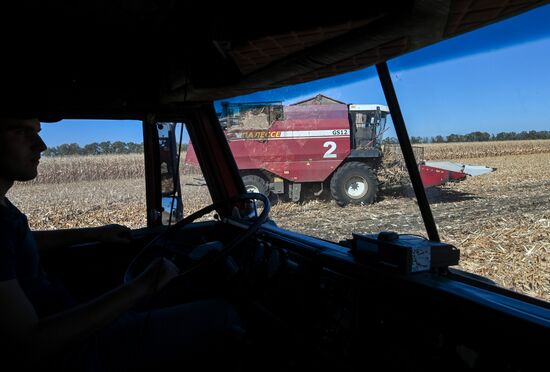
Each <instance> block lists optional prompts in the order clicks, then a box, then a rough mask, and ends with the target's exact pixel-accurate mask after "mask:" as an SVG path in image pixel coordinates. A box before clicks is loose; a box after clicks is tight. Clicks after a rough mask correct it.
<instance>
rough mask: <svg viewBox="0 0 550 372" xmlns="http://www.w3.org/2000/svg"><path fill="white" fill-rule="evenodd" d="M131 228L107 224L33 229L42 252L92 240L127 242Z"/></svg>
mask: <svg viewBox="0 0 550 372" xmlns="http://www.w3.org/2000/svg"><path fill="white" fill-rule="evenodd" d="M130 232H131V230H130V229H129V228H127V227H125V226H121V225H114V224H113V225H105V226H100V227H85V228H79V229H62V230H43V231H33V232H32V234H33V237H34V240H35V241H36V245H37V246H38V250H39V251H40V252H45V251H51V250H52V249H55V248H61V247H67V246H71V245H75V244H83V243H90V242H109V243H122V244H127V243H129V242H130V238H131V235H130Z"/></svg>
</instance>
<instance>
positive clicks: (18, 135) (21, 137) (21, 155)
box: [0, 118, 46, 183]
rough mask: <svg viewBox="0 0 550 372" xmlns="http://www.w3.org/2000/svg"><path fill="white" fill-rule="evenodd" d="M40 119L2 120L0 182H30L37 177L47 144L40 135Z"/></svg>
mask: <svg viewBox="0 0 550 372" xmlns="http://www.w3.org/2000/svg"><path fill="white" fill-rule="evenodd" d="M38 132H40V121H39V120H38V119H3V118H0V180H2V182H3V183H9V182H11V183H13V181H29V180H32V179H33V178H35V177H36V175H37V167H38V162H39V159H40V153H41V152H42V151H44V150H46V144H45V143H44V141H42V138H40V136H39V135H38Z"/></svg>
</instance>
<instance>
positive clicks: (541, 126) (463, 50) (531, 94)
mask: <svg viewBox="0 0 550 372" xmlns="http://www.w3.org/2000/svg"><path fill="white" fill-rule="evenodd" d="M548 16H550V7H549V6H545V7H540V8H538V9H535V10H533V11H531V12H528V13H525V14H522V15H520V16H517V17H515V18H512V19H509V20H507V21H505V22H501V23H498V24H494V25H491V26H488V27H485V28H482V29H479V30H477V31H474V32H472V33H468V34H465V35H462V36H459V37H456V38H453V39H449V40H447V41H444V42H442V43H439V44H436V45H434V46H431V47H427V48H424V49H421V50H418V51H416V52H413V53H410V54H407V55H405V56H402V57H399V58H396V59H394V60H391V61H389V62H388V66H389V69H390V73H391V78H392V80H393V84H394V86H395V90H396V93H397V97H398V99H399V102H400V107H401V110H402V113H403V116H404V120H405V123H406V125H407V130H408V135H409V137H410V140H411V142H412V144H413V150H414V154H415V158H416V159H415V161H416V164H417V165H418V167H419V171H420V174H421V177H422V183H423V185H424V187H425V191H426V193H427V196H428V200H429V202H430V204H431V208H432V212H433V215H434V218H435V222H436V225H437V228H438V230H439V235H440V237H441V240H442V241H444V242H447V243H451V244H453V245H455V246H457V247H458V248H459V249H460V250H461V261H460V265H459V266H458V267H457V268H460V269H462V270H465V271H467V272H470V273H473V274H479V275H482V276H484V277H487V278H489V280H491V281H492V282H494V283H495V284H496V285H500V286H503V287H506V288H510V289H513V290H515V291H518V292H522V293H526V294H529V295H532V296H535V297H540V298H545V299H550V259H549V252H550V243H549V239H548V236H547V231H548V228H549V227H550V225H549V224H550V199H549V197H548V195H550V183H549V182H548V179H550V157H549V156H550V131H549V130H548V129H549V128H550V126H549V124H548V118H549V117H550V106H548V105H547V100H548V97H550V75H548V74H547V73H546V69H547V66H549V65H550V52H549V51H550V28H549V27H548V25H547V23H546V22H545V21H544V20H545V19H547V17H548ZM227 102H230V104H231V105H234V106H235V107H239V106H238V105H243V104H246V103H258V102H276V103H277V105H276V106H266V107H267V108H269V109H267V108H266V107H264V108H259V107H257V106H255V105H256V104H254V105H251V107H254V109H253V110H251V113H250V114H249V115H250V117H251V118H255V119H256V120H252V122H256V121H257V122H259V119H262V120H263V121H262V123H263V122H266V123H267V124H266V125H264V126H259V127H258V128H254V129H253V130H252V129H251V128H249V127H247V126H246V125H243V123H244V122H245V121H246V120H245V121H243V120H241V123H240V124H239V123H237V122H236V121H235V123H236V124H235V125H234V124H233V122H232V124H231V125H232V132H231V133H232V134H231V135H228V140H229V143H230V147H231V149H232V151H233V155H234V157H235V159H236V161H237V165H238V167H239V171H240V173H241V176H242V178H243V181H244V183H245V186H246V188H247V190H254V191H255V192H263V193H266V194H268V195H269V196H270V198H271V199H272V201H273V202H274V206H273V208H272V218H273V219H274V220H275V222H276V223H277V224H278V225H279V226H280V227H282V228H288V229H290V230H294V231H298V232H302V233H305V234H308V235H313V236H316V237H319V238H321V239H325V240H330V241H333V242H339V241H343V240H346V239H350V238H351V233H352V232H356V233H362V234H372V233H378V232H380V231H384V230H389V231H395V232H397V233H399V234H416V235H422V236H426V235H427V234H426V229H425V227H424V222H423V220H422V218H421V215H420V212H419V209H418V204H417V201H416V197H415V194H414V192H413V190H412V187H411V182H410V179H409V176H408V173H407V171H406V168H405V165H404V161H403V156H402V154H401V151H400V148H399V146H398V145H396V144H397V139H396V137H397V136H396V132H395V130H394V128H393V122H392V117H391V114H384V113H383V112H381V113H380V115H379V116H378V115H376V112H375V111H372V110H367V109H356V110H353V109H352V108H353V107H359V108H360V107H363V108H365V107H372V106H373V105H375V106H374V107H376V105H382V106H386V105H387V103H386V99H385V96H384V93H383V91H382V88H381V86H380V82H379V80H378V77H377V74H376V71H375V68H374V67H371V68H368V69H364V70H361V71H356V72H353V73H349V74H345V75H341V76H337V77H333V78H329V79H323V80H318V81H315V82H312V83H307V84H300V85H295V86H291V87H285V88H280V89H275V90H271V91H264V92H258V93H255V94H251V95H247V96H239V97H233V98H231V99H229V100H225V101H224V102H215V107H216V109H217V111H218V112H220V113H222V112H223V110H224V107H225V108H226V107H230V106H228V105H229V104H228V103H227ZM245 106H246V105H245ZM241 107H243V106H241ZM270 107H280V108H282V111H280V112H282V113H283V115H280V116H277V117H276V118H275V116H273V117H272V116H269V117H268V114H269V113H270V111H269V110H270V109H271V108H270ZM254 115H255V116H254ZM249 119H250V118H249ZM226 133H227V132H226Z"/></svg>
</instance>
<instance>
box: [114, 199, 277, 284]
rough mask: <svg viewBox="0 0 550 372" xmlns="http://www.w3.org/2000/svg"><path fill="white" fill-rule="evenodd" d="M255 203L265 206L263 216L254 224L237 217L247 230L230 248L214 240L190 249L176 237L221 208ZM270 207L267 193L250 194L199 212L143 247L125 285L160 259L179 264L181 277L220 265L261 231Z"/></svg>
mask: <svg viewBox="0 0 550 372" xmlns="http://www.w3.org/2000/svg"><path fill="white" fill-rule="evenodd" d="M254 200H259V201H261V202H262V203H263V208H264V209H263V211H262V213H260V215H259V216H258V217H257V218H256V219H255V220H254V222H252V223H250V219H248V218H240V216H237V217H238V218H240V222H238V225H239V226H240V227H244V231H243V232H242V233H240V234H238V235H237V236H236V237H235V238H234V239H233V240H232V241H231V242H230V243H228V244H227V245H224V244H223V243H222V242H220V241H215V240H212V241H209V242H207V243H204V244H200V245H198V246H192V247H189V246H187V247H186V246H184V245H182V244H180V243H178V242H176V241H175V239H174V238H175V235H176V233H177V232H178V231H179V230H181V229H182V228H184V227H185V226H187V225H188V224H190V223H192V222H193V221H195V220H197V219H198V218H200V217H202V216H204V215H206V214H208V213H210V212H212V211H214V210H217V209H218V208H219V207H221V206H223V205H233V204H234V203H236V202H239V201H245V202H246V201H249V202H252V201H254ZM270 208H271V204H270V202H269V199H268V198H267V197H266V196H265V195H264V194H260V193H246V194H241V195H237V196H234V197H231V198H228V199H226V200H221V201H219V202H217V203H213V204H210V205H208V206H206V207H204V208H202V209H200V210H198V211H196V212H195V213H193V214H191V215H189V216H187V217H186V218H184V219H183V220H181V221H179V222H178V223H176V224H175V225H173V226H170V227H168V229H166V231H164V232H162V233H161V234H159V235H158V236H156V237H155V238H154V239H153V240H151V241H150V242H149V243H148V244H147V245H146V246H145V247H143V249H142V250H141V251H140V252H139V253H138V254H137V255H136V256H135V257H134V259H133V260H132V262H130V264H129V265H128V268H127V269H126V272H125V273H124V283H129V282H131V281H133V280H134V279H135V278H136V277H137V276H138V275H139V274H141V273H142V272H143V270H144V269H145V268H146V267H147V266H148V265H149V264H150V263H151V262H152V261H153V260H154V259H155V258H157V257H167V258H169V259H171V260H172V261H174V262H176V264H177V265H178V267H179V269H180V272H181V274H180V277H181V276H184V275H187V274H189V273H190V272H193V271H195V270H197V269H198V268H200V267H203V266H206V265H208V264H211V263H214V262H216V261H217V260H218V259H220V258H222V257H224V256H226V255H227V254H229V253H230V252H231V251H232V250H233V249H234V248H235V247H237V246H238V245H239V244H240V243H242V242H243V241H244V240H245V239H247V238H249V237H250V236H251V235H252V234H254V232H255V231H256V230H258V228H259V227H260V226H261V225H262V224H263V223H264V222H265V221H266V220H267V217H268V216H269V210H270ZM232 220H233V219H232ZM235 220H236V219H235ZM228 221H229V219H227V218H226V219H225V221H224V222H226V223H227V222H228ZM176 260H177V261H176ZM180 261H181V262H180ZM181 266H185V267H181Z"/></svg>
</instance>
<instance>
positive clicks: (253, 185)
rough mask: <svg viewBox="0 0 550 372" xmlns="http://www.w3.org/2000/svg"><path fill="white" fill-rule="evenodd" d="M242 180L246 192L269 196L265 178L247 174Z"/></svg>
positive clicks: (267, 183)
mask: <svg viewBox="0 0 550 372" xmlns="http://www.w3.org/2000/svg"><path fill="white" fill-rule="evenodd" d="M242 178H243V183H244V188H245V189H246V192H255V193H260V194H264V195H265V196H269V194H270V192H269V182H268V181H267V180H266V179H265V178H263V177H261V176H257V175H255V174H247V175H245V176H243V177H242Z"/></svg>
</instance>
